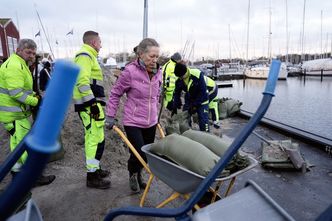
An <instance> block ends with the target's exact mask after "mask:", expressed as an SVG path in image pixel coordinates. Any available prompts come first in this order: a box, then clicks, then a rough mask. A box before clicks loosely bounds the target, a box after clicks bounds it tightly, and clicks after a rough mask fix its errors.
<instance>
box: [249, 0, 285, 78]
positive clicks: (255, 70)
mask: <svg viewBox="0 0 332 221" xmlns="http://www.w3.org/2000/svg"><path fill="white" fill-rule="evenodd" d="M249 13H250V0H249V5H248V30H247V61H248V45H249V43H248V41H249V18H250V16H249ZM271 14H272V12H271V2H270V12H269V41H268V54H269V58H270V59H269V60H255V61H252V62H250V63H249V62H247V67H246V68H245V70H244V75H245V77H246V78H254V79H267V77H268V75H269V71H270V62H271V60H272V59H271V54H272V53H271V34H272V32H271ZM287 75H288V72H287V67H286V65H285V64H283V63H282V64H281V67H280V72H279V76H278V80H286V79H287Z"/></svg>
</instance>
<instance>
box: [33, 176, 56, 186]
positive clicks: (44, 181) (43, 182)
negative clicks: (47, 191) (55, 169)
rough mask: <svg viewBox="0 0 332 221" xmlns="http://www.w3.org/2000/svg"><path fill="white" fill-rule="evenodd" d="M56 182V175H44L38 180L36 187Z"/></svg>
mask: <svg viewBox="0 0 332 221" xmlns="http://www.w3.org/2000/svg"><path fill="white" fill-rule="evenodd" d="M54 180H55V175H48V176H44V175H43V174H42V175H40V177H39V178H38V179H37V181H36V184H35V186H44V185H48V184H51V183H52V182H53V181H54Z"/></svg>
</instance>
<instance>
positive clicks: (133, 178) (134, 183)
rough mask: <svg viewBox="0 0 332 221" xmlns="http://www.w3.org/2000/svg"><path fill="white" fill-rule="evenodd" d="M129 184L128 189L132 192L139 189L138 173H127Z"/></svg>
mask: <svg viewBox="0 0 332 221" xmlns="http://www.w3.org/2000/svg"><path fill="white" fill-rule="evenodd" d="M129 186H130V189H131V190H132V191H134V192H139V191H140V186H139V183H138V173H133V174H130V175H129Z"/></svg>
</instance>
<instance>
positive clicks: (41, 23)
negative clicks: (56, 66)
mask: <svg viewBox="0 0 332 221" xmlns="http://www.w3.org/2000/svg"><path fill="white" fill-rule="evenodd" d="M34 6H35V10H36V13H37V17H38V20H39V22H40V25H41V27H42V29H43V32H44V34H45V37H46V41H47V44H48V47H49V49H50V52H51V55H52V57H53V58H55V57H54V53H53V50H52V47H51V45H50V41H49V40H48V36H47V34H46V31H45V28H44V25H43V22H42V21H41V18H40V16H39V13H38V11H37V7H36V4H35V5H34Z"/></svg>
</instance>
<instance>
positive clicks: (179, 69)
mask: <svg viewBox="0 0 332 221" xmlns="http://www.w3.org/2000/svg"><path fill="white" fill-rule="evenodd" d="M186 72H187V66H186V65H184V64H181V63H177V64H176V65H175V68H174V74H175V75H176V76H177V77H182V76H183V75H185V73H186Z"/></svg>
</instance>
